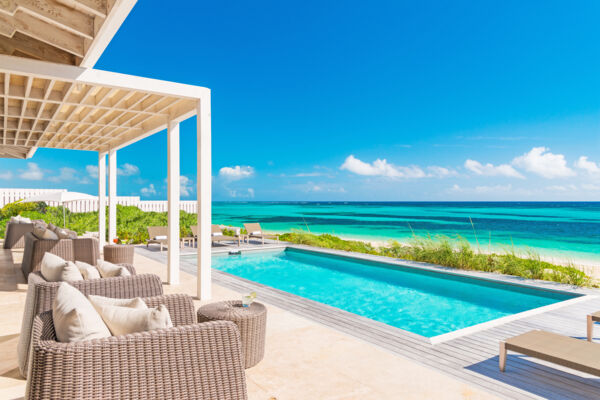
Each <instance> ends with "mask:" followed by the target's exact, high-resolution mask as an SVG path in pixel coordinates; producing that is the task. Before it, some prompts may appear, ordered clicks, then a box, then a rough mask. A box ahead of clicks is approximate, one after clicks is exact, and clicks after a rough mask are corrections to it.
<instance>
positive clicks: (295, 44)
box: [0, 0, 600, 201]
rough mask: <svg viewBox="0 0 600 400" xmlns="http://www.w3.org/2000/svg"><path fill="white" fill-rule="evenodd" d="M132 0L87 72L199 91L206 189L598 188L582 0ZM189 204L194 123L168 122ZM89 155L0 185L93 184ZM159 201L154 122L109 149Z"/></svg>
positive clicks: (595, 76) (332, 193) (432, 194)
mask: <svg viewBox="0 0 600 400" xmlns="http://www.w3.org/2000/svg"><path fill="white" fill-rule="evenodd" d="M173 3H174V2H173V1H170V2H163V1H157V0H144V1H140V2H138V4H137V5H136V7H135V8H134V10H133V11H132V13H131V14H130V15H129V17H128V18H127V20H126V21H125V23H124V24H123V26H122V27H121V29H120V30H119V32H118V33H117V35H116V36H115V38H114V40H113V41H112V43H111V44H110V45H109V47H108V48H107V50H106V51H105V53H104V54H103V56H102V57H101V59H100V60H99V62H98V63H97V65H96V68H99V69H105V70H110V71H116V72H122V73H128V74H135V75H140V76H146V77H151V78H158V79H166V80H172V81H177V82H183V83H189V84H195V85H201V86H206V87H209V88H211V89H212V99H213V104H212V118H213V123H212V127H213V131H212V132H213V138H212V142H213V150H212V154H213V165H212V166H213V177H214V179H213V192H214V195H213V198H214V200H398V201H400V200H581V201H585V200H600V151H599V150H600V135H599V133H600V73H598V71H600V52H599V51H598V40H599V38H600V27H599V26H598V24H597V16H598V15H599V14H600V3H598V2H596V1H581V2H576V3H573V2H567V1H563V2H557V1H529V2H522V1H504V2H480V1H453V2H449V1H429V2H398V1H370V2H364V1H346V2H333V1H330V2H327V1H325V2H324V1H312V0H309V1H306V0H304V1H301V2H300V1H285V2H281V1H260V0H258V1H254V2H247V1H239V0H237V1H229V2H191V1H187V2H183V1H182V2H179V3H180V4H179V5H178V6H173ZM181 143H182V146H181V147H182V150H181V151H182V156H181V157H182V158H181V159H182V164H181V173H182V176H184V177H185V178H183V184H184V185H183V188H182V198H184V199H195V197H196V194H195V173H196V171H195V169H196V162H195V157H196V155H195V120H188V121H186V122H185V123H183V124H182V128H181ZM96 164H97V154H96V153H92V152H77V151H61V150H49V149H40V150H38V152H37V153H36V155H35V156H34V157H33V158H32V159H30V160H0V186H3V187H60V188H68V189H72V190H78V191H85V192H88V193H92V194H95V193H96V192H97V184H96V181H95V177H94V168H93V167H88V166H95V165H96ZM118 165H119V168H120V175H119V180H118V194H119V195H126V196H129V195H141V196H142V197H143V198H146V199H165V198H166V183H165V178H166V175H167V150H166V133H165V132H161V133H158V134H156V135H154V136H152V137H150V138H148V139H145V140H143V141H141V142H138V143H136V144H134V145H132V146H129V147H128V148H126V149H123V150H120V151H119V152H118Z"/></svg>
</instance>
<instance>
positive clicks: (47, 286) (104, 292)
mask: <svg viewBox="0 0 600 400" xmlns="http://www.w3.org/2000/svg"><path fill="white" fill-rule="evenodd" d="M124 266H125V268H127V269H128V270H129V272H130V273H132V275H131V276H123V277H116V278H101V279H90V280H83V281H74V282H69V283H70V284H71V285H73V286H74V287H75V288H77V289H79V290H80V291H81V292H82V293H83V294H85V295H88V294H94V295H98V296H105V297H113V298H120V299H129V298H133V297H151V296H159V295H162V294H163V287H162V283H161V280H160V277H158V276H157V275H153V274H141V275H135V269H134V268H133V267H132V266H130V265H124ZM27 284H28V285H27V298H26V299H25V310H24V311H23V321H22V323H21V334H20V336H19V343H18V345H17V353H18V364H19V371H20V372H21V375H22V376H23V377H27V363H28V358H29V346H30V338H31V326H32V323H33V319H34V318H35V316H36V315H38V314H40V313H42V312H44V311H49V310H51V309H52V303H53V302H54V298H55V297H56V292H57V291H58V286H59V285H60V282H48V281H46V280H45V279H44V278H43V277H42V274H41V273H40V272H33V273H31V274H29V277H28V278H27Z"/></svg>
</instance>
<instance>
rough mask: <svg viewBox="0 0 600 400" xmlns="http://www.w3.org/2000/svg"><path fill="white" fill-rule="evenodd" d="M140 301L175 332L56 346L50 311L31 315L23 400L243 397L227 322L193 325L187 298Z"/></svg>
mask: <svg viewBox="0 0 600 400" xmlns="http://www.w3.org/2000/svg"><path fill="white" fill-rule="evenodd" d="M144 301H145V302H146V304H147V305H148V306H149V307H156V306H158V305H159V304H165V305H166V307H167V308H168V310H169V314H170V316H171V319H172V321H173V325H174V327H173V328H168V329H159V330H155V331H149V332H138V333H133V334H128V335H122V336H112V337H108V338H104V339H94V340H89V341H83V342H75V343H58V342H57V341H56V336H55V332H54V325H53V322H52V312H51V311H49V312H45V313H42V314H40V315H38V316H36V318H35V320H34V323H33V336H32V344H31V346H32V352H31V367H30V374H29V380H28V381H27V384H28V386H27V391H26V396H25V398H26V399H43V398H55V399H117V398H119V399H201V400H202V399H204V400H213V399H228V400H245V399H247V392H246V376H245V374H244V365H243V356H242V351H241V343H240V333H239V330H238V328H237V327H236V325H235V324H234V323H233V322H229V321H214V322H204V323H200V324H199V323H196V313H195V312H194V304H193V302H192V298H191V297H190V296H187V295H168V296H159V297H152V298H148V299H144Z"/></svg>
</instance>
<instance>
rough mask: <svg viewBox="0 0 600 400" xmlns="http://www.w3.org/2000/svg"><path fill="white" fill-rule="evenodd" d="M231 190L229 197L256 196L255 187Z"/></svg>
mask: <svg viewBox="0 0 600 400" xmlns="http://www.w3.org/2000/svg"><path fill="white" fill-rule="evenodd" d="M228 190H229V197H239V198H253V197H254V189H252V188H248V189H245V190H234V189H228Z"/></svg>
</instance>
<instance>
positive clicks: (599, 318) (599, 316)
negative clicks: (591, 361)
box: [587, 311, 600, 342]
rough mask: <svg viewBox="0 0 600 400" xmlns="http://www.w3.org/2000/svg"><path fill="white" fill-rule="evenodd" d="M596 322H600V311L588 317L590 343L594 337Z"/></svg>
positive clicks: (588, 338)
mask: <svg viewBox="0 0 600 400" xmlns="http://www.w3.org/2000/svg"><path fill="white" fill-rule="evenodd" d="M594 322H600V311H596V312H595V313H592V314H589V315H588V316H587V340H588V342H591V341H592V337H593V336H594Z"/></svg>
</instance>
